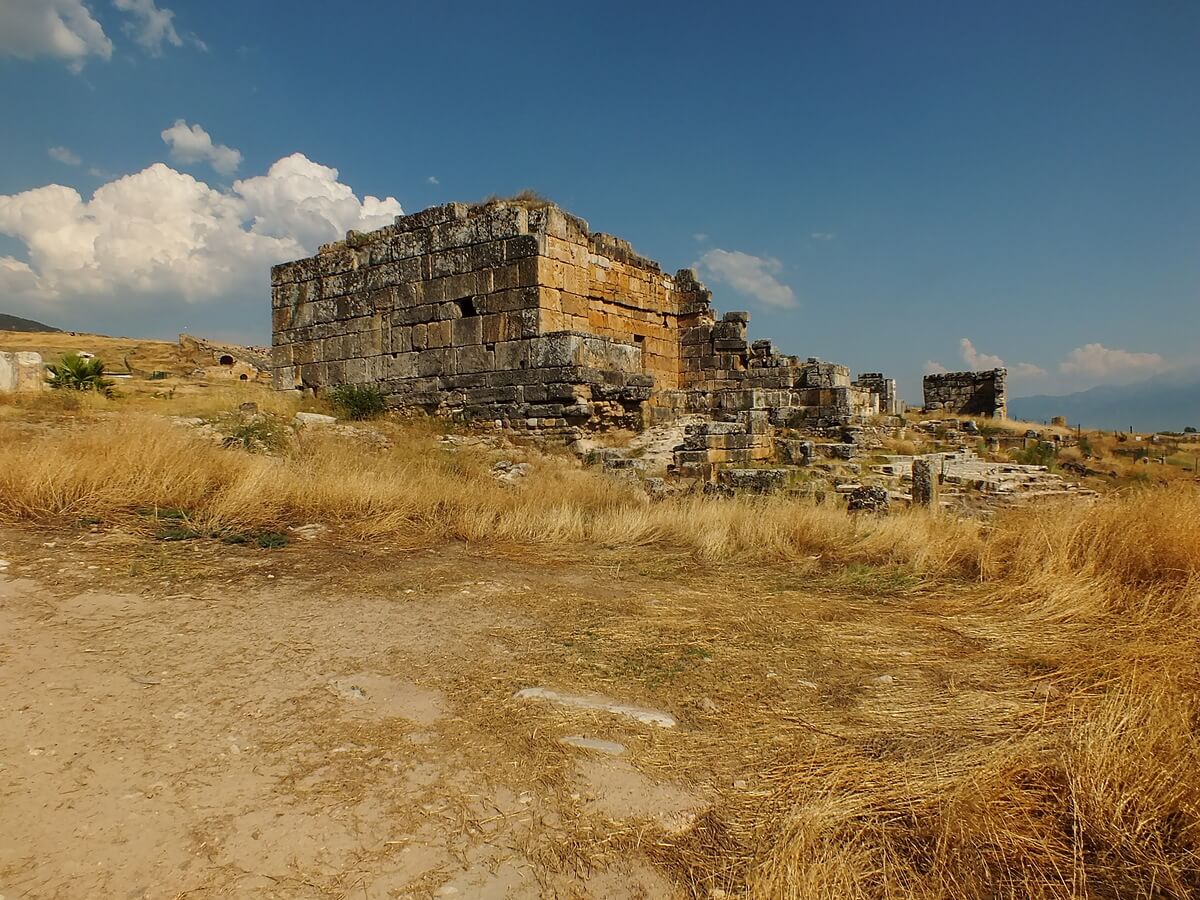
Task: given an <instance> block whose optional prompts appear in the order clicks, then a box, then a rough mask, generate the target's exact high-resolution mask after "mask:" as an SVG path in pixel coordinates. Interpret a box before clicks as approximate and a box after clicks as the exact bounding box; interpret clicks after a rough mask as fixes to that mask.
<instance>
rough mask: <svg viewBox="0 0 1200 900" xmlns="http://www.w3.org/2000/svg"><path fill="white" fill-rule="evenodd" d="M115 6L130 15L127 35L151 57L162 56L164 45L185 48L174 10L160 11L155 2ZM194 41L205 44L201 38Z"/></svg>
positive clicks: (125, 0)
mask: <svg viewBox="0 0 1200 900" xmlns="http://www.w3.org/2000/svg"><path fill="white" fill-rule="evenodd" d="M113 6H115V7H116V8H117V9H119V10H121V12H124V13H128V14H129V16H130V21H128V22H126V23H125V31H126V33H127V34H128V35H129V36H130V37H132V38H133V39H134V40H135V41H137V42H138V43H139V44H141V45H142V46H143V47H144V48H145V49H146V52H148V53H149V54H150V55H151V56H161V55H162V51H163V44H170V45H171V46H173V47H182V46H183V38H181V37H180V36H179V32H178V31H176V30H175V23H174V21H173V20H174V18H175V13H174V12H173V11H172V10H169V9H159V8H158V6H157V5H155V2H154V0H113ZM193 41H194V42H197V41H198V42H199V43H200V44H201V45H203V43H204V42H203V41H200V40H199V38H194V39H193ZM206 49H207V48H206Z"/></svg>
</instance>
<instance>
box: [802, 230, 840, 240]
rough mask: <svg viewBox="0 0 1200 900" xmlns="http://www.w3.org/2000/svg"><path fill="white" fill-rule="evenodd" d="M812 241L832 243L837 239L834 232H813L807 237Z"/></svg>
mask: <svg viewBox="0 0 1200 900" xmlns="http://www.w3.org/2000/svg"><path fill="white" fill-rule="evenodd" d="M808 236H809V237H810V238H812V239H813V240H814V241H832V240H833V239H834V238H836V237H837V232H836V231H813V232H810V233H809V235H808Z"/></svg>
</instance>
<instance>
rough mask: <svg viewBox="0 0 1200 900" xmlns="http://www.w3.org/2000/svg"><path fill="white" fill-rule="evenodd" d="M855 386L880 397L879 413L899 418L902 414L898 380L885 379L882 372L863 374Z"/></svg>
mask: <svg viewBox="0 0 1200 900" xmlns="http://www.w3.org/2000/svg"><path fill="white" fill-rule="evenodd" d="M854 385H855V386H856V387H861V388H864V389H865V390H868V391H871V392H872V393H874V394H878V395H879V411H880V412H881V413H882V414H883V415H885V416H898V415H901V414H902V412H903V410H902V409H901V408H900V393H899V391H898V390H897V389H896V379H894V378H884V377H883V373H881V372H863V373H861V374H860V375H859V376H858V378H857V379H856V380H855V381H854Z"/></svg>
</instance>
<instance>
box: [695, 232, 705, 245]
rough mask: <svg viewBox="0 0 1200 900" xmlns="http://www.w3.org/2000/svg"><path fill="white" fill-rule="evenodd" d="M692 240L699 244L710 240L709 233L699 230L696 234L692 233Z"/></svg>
mask: <svg viewBox="0 0 1200 900" xmlns="http://www.w3.org/2000/svg"><path fill="white" fill-rule="evenodd" d="M692 240H694V241H695V242H696V243H698V244H703V243H704V242H705V241H707V240H708V235H707V234H705V233H704V232H703V231H697V232H696V233H695V234H693V235H692Z"/></svg>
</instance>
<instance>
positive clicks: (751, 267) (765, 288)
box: [695, 248, 796, 307]
mask: <svg viewBox="0 0 1200 900" xmlns="http://www.w3.org/2000/svg"><path fill="white" fill-rule="evenodd" d="M695 268H696V269H697V270H698V271H700V272H701V273H702V274H703V275H704V276H705V277H707V278H708V279H709V280H712V281H718V282H724V283H725V284H728V285H729V286H730V287H731V288H733V289H734V290H735V291H739V292H741V293H743V294H745V295H747V296H749V297H753V298H755V299H756V300H758V301H759V302H760V303H763V304H765V305H767V306H775V307H789V306H795V305H796V294H795V292H794V291H793V290H792V289H791V288H790V287H788V286H787V285H786V284H784V283H783V282H781V281H780V280H779V279H778V278H777V277H776V275H778V274H779V272H781V271H782V270H783V263H781V262H780V261H779V260H777V259H774V258H773V257H769V256H752V255H751V254H749V253H742V252H741V251H740V250H722V249H720V248H714V249H712V250H709V251H707V252H706V253H705V254H704V255H703V256H701V257H700V260H699V262H697V263H696V265H695Z"/></svg>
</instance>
